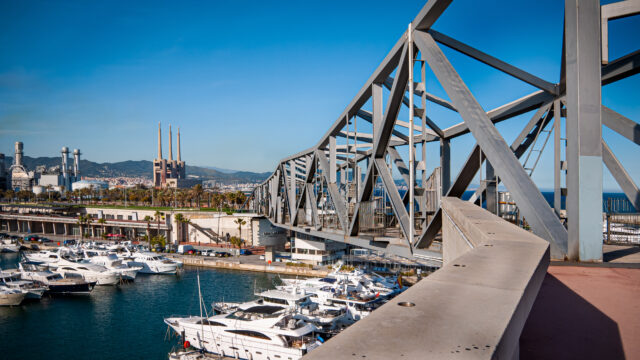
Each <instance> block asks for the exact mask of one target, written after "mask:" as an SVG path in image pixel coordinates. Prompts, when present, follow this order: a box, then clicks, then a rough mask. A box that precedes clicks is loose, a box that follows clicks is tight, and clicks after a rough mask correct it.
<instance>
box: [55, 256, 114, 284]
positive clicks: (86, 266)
mask: <svg viewBox="0 0 640 360" xmlns="http://www.w3.org/2000/svg"><path fill="white" fill-rule="evenodd" d="M56 265H57V267H56V272H57V273H60V274H61V275H63V276H65V277H70V276H74V275H73V274H77V275H79V276H81V277H82V278H83V279H84V280H85V281H87V282H95V283H97V284H98V285H117V284H119V283H120V274H119V273H117V272H114V271H112V270H109V269H107V268H106V267H104V266H102V265H96V264H92V263H74V262H70V261H64V262H58V263H57V264H56Z"/></svg>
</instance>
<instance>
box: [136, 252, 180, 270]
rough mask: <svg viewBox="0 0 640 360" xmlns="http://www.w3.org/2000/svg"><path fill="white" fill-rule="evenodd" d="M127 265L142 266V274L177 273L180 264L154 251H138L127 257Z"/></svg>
mask: <svg viewBox="0 0 640 360" xmlns="http://www.w3.org/2000/svg"><path fill="white" fill-rule="evenodd" d="M127 266H129V267H138V266H139V267H142V269H141V270H140V273H141V274H175V273H177V272H178V268H179V267H180V265H179V264H178V263H177V262H176V261H173V260H171V259H167V258H166V257H164V256H162V255H159V254H155V253H152V252H136V253H133V254H132V256H131V257H130V258H127Z"/></svg>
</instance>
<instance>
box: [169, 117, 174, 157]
mask: <svg viewBox="0 0 640 360" xmlns="http://www.w3.org/2000/svg"><path fill="white" fill-rule="evenodd" d="M172 137H173V135H171V124H169V161H172V160H173V145H171V138H172Z"/></svg>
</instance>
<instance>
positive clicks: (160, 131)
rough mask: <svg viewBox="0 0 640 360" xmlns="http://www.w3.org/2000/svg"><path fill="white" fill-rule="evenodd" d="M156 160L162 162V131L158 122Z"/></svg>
mask: <svg viewBox="0 0 640 360" xmlns="http://www.w3.org/2000/svg"><path fill="white" fill-rule="evenodd" d="M158 160H162V130H161V129H160V122H159V121H158Z"/></svg>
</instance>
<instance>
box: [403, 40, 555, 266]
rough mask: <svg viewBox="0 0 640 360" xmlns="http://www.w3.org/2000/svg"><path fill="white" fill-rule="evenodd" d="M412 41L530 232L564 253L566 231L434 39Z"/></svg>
mask: <svg viewBox="0 0 640 360" xmlns="http://www.w3.org/2000/svg"><path fill="white" fill-rule="evenodd" d="M415 41H416V44H417V45H418V48H419V49H420V51H421V52H422V54H423V56H424V58H425V59H426V61H427V63H428V64H429V66H430V67H431V69H432V71H433V72H434V74H435V75H436V77H437V78H438V81H439V82H440V84H441V85H442V87H443V88H444V89H445V91H446V92H447V94H448V95H449V98H451V100H452V101H453V103H454V104H455V105H456V108H458V111H459V114H460V116H461V117H462V118H463V119H464V121H465V123H466V124H467V125H468V127H469V129H470V130H471V133H472V134H473V136H474V137H475V138H476V141H477V142H478V144H479V145H480V146H481V147H482V152H483V153H484V154H486V156H487V158H489V161H491V164H492V165H493V166H494V168H495V170H496V173H497V174H498V175H499V176H500V178H502V180H503V182H504V183H505V185H506V186H507V188H508V189H509V191H510V192H511V194H512V196H513V198H514V199H515V201H516V203H517V204H518V208H519V209H520V210H521V211H522V214H523V215H524V216H525V217H526V218H527V221H528V222H529V223H530V224H531V225H532V228H533V231H534V233H536V234H537V235H538V236H540V237H542V238H543V239H546V240H547V241H549V242H550V243H551V247H552V252H555V255H554V256H560V255H561V254H562V255H564V254H566V253H567V230H566V229H565V228H564V226H563V225H562V223H560V220H559V219H558V217H557V216H556V215H555V214H554V212H553V211H552V210H551V207H550V206H549V204H548V203H547V202H546V200H545V199H544V197H543V196H542V194H541V193H540V191H539V190H538V188H537V187H536V185H535V184H534V182H533V180H532V179H531V178H530V177H529V176H528V175H527V173H526V172H525V170H524V169H523V168H522V165H521V164H520V162H519V161H518V159H517V158H516V157H515V155H514V154H513V151H511V149H510V148H509V146H508V145H507V143H506V142H505V141H504V139H503V138H502V136H501V135H500V133H499V132H498V130H497V129H496V127H495V126H494V125H493V123H492V122H491V120H490V119H489V117H488V116H487V114H486V113H485V111H484V110H483V109H482V107H481V106H480V104H478V102H477V101H476V100H475V98H474V97H473V95H472V94H471V92H470V91H469V89H468V88H467V86H466V85H465V84H464V82H463V81H462V79H461V78H460V76H459V75H458V73H457V72H456V71H455V69H454V68H453V66H451V64H450V63H449V61H448V60H447V58H446V57H445V56H444V54H443V53H442V50H440V48H439V47H438V45H437V44H436V42H435V40H433V38H432V37H431V35H429V34H428V33H425V32H416V36H415ZM554 246H555V251H554V249H553V248H554Z"/></svg>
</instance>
